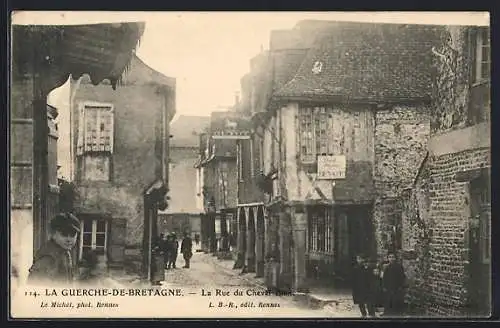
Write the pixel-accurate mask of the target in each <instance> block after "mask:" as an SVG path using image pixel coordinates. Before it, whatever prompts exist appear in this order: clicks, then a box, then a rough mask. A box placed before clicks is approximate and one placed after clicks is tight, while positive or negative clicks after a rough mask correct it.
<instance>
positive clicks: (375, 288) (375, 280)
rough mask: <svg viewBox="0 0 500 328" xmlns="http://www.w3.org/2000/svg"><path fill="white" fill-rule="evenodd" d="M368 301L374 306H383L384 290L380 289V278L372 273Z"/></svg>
mask: <svg viewBox="0 0 500 328" xmlns="http://www.w3.org/2000/svg"><path fill="white" fill-rule="evenodd" d="M369 294H370V295H369V300H370V302H369V303H371V304H373V305H375V306H382V305H383V304H384V290H383V287H382V278H381V277H380V276H376V275H374V274H373V273H372V277H371V279H370V292H369Z"/></svg>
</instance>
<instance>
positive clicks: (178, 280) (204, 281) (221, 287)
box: [162, 253, 357, 318]
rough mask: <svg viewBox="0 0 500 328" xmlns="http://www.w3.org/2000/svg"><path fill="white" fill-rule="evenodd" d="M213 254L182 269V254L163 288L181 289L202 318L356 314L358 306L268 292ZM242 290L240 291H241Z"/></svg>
mask: <svg viewBox="0 0 500 328" xmlns="http://www.w3.org/2000/svg"><path fill="white" fill-rule="evenodd" d="M214 261H217V259H215V258H214V257H212V256H211V255H208V254H204V253H195V254H194V256H193V258H192V260H191V268H189V269H184V268H182V266H183V264H184V261H183V259H182V257H181V256H179V258H178V260H177V268H176V269H170V270H166V271H165V281H164V282H162V288H167V289H174V288H182V290H183V293H184V294H185V295H186V297H183V303H185V302H184V301H186V304H193V306H196V307H197V309H196V311H197V316H198V315H199V316H202V317H207V316H208V317H214V316H216V317H241V318H263V317H275V318H276V317H283V318H287V317H304V318H311V317H313V318H329V317H356V316H357V315H356V311H355V309H352V307H351V308H346V306H345V305H342V304H340V305H337V306H333V307H332V306H325V307H324V308H323V309H317V310H315V309H310V308H308V307H307V306H305V305H302V304H301V303H299V302H297V301H295V300H294V298H293V296H292V295H276V294H269V293H268V294H265V289H264V288H263V287H262V286H259V285H257V284H255V283H252V282H251V279H248V277H242V276H240V275H238V273H239V271H236V270H234V271H233V270H228V269H227V268H224V267H222V266H220V265H217V264H216V263H215V262H214ZM238 292H239V294H238Z"/></svg>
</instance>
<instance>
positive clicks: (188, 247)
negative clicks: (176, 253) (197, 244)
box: [181, 232, 193, 269]
mask: <svg viewBox="0 0 500 328" xmlns="http://www.w3.org/2000/svg"><path fill="white" fill-rule="evenodd" d="M181 253H182V255H183V257H184V262H185V264H184V268H187V269H189V262H190V260H191V257H192V256H193V241H192V240H191V237H189V234H188V233H187V232H185V233H184V238H183V239H182V244H181Z"/></svg>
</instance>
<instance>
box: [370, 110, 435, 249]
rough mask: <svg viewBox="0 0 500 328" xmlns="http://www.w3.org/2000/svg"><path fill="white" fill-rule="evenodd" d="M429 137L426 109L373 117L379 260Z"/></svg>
mask: <svg viewBox="0 0 500 328" xmlns="http://www.w3.org/2000/svg"><path fill="white" fill-rule="evenodd" d="M429 134H430V117H429V109H428V106H426V105H423V104H421V105H406V106H403V105H396V106H391V107H388V108H385V109H380V110H377V112H376V114H375V146H374V148H375V165H374V171H373V180H374V186H375V203H374V209H373V220H374V224H375V233H376V240H377V253H378V255H379V256H381V257H383V256H385V254H386V252H387V250H388V248H389V247H390V246H391V242H390V241H391V238H392V237H391V233H394V230H393V227H394V226H398V227H397V229H400V228H401V221H400V220H401V211H402V208H401V201H400V200H401V196H402V194H403V191H404V190H405V189H407V188H410V187H411V186H412V184H413V181H414V179H415V177H416V176H417V173H418V169H419V167H420V165H421V163H422V161H423V159H424V158H425V155H426V153H427V142H428V140H429ZM391 231H392V232H391Z"/></svg>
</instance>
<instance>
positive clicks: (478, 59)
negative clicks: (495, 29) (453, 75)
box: [474, 27, 491, 84]
mask: <svg viewBox="0 0 500 328" xmlns="http://www.w3.org/2000/svg"><path fill="white" fill-rule="evenodd" d="M484 35H487V36H488V40H487V43H484V42H483V41H484V38H483V37H484ZM483 48H487V50H488V60H486V61H485V60H484V58H483ZM474 51H475V56H474V69H475V74H474V83H476V84H480V83H483V82H487V81H489V80H490V79H491V33H490V29H489V28H487V27H480V28H478V29H477V30H476V34H475V43H474ZM483 64H485V65H487V67H489V69H488V75H487V76H483Z"/></svg>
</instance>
